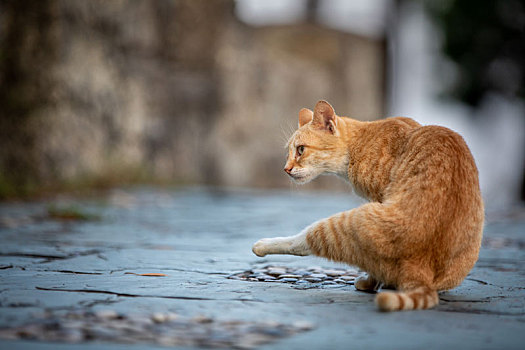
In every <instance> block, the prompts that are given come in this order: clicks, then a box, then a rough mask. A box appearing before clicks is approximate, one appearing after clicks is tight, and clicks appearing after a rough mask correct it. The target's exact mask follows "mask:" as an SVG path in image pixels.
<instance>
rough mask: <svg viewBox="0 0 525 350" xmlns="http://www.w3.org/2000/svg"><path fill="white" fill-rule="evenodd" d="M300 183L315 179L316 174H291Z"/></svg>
mask: <svg viewBox="0 0 525 350" xmlns="http://www.w3.org/2000/svg"><path fill="white" fill-rule="evenodd" d="M290 177H291V178H292V180H293V182H295V183H296V184H298V185H304V184H306V183H308V182H310V181H312V180H313V179H314V177H315V176H310V175H305V176H290Z"/></svg>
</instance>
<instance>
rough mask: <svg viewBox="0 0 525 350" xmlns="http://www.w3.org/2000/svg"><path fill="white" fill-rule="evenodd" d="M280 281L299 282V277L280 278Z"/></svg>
mask: <svg viewBox="0 0 525 350" xmlns="http://www.w3.org/2000/svg"><path fill="white" fill-rule="evenodd" d="M279 281H281V282H287V283H295V282H297V278H280V279H279Z"/></svg>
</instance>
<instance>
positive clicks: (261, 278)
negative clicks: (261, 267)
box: [257, 274, 276, 281]
mask: <svg viewBox="0 0 525 350" xmlns="http://www.w3.org/2000/svg"><path fill="white" fill-rule="evenodd" d="M257 279H258V280H259V281H267V280H275V279H276V278H275V277H273V276H270V275H265V274H261V275H258V276H257Z"/></svg>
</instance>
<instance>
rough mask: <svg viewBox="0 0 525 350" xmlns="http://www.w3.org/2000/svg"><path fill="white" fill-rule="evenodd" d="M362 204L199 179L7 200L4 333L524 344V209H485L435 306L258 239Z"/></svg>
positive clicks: (182, 342)
mask: <svg viewBox="0 0 525 350" xmlns="http://www.w3.org/2000/svg"><path fill="white" fill-rule="evenodd" d="M359 204H360V203H359V201H358V200H357V199H356V198H354V197H352V196H349V195H347V194H344V195H343V194H340V195H334V194H326V193H304V192H302V191H301V190H300V189H297V190H296V189H293V190H292V191H288V190H283V191H256V190H236V191H226V190H217V189H216V190H209V189H203V188H192V189H178V190H166V189H151V188H139V189H128V190H113V191H111V192H110V193H109V194H107V195H105V196H102V197H93V198H87V199H72V198H66V197H63V198H58V199H56V200H54V201H35V202H27V203H3V204H0V239H1V242H2V243H1V245H0V348H1V349H84V348H85V349H92V348H97V349H100V348H104V349H106V348H109V349H121V348H122V349H124V348H126V349H154V348H157V347H158V348H165V347H166V346H176V347H178V348H195V347H222V348H254V347H256V348H261V349H265V348H267V349H273V348H282V349H347V348H352V349H353V348H356V349H362V348H366V349H376V348H377V349H378V348H392V349H422V348H427V349H441V348H451V349H523V347H524V344H525V267H524V263H525V211H524V209H523V208H518V209H516V210H514V211H512V212H508V213H503V214H504V215H494V214H490V215H488V220H487V225H486V230H485V236H484V243H483V249H482V252H481V254H480V259H479V262H478V263H477V265H476V267H475V268H474V270H473V271H472V273H471V274H470V275H469V277H468V278H467V279H466V280H465V281H464V283H463V284H462V285H461V286H460V287H458V288H456V289H454V290H451V291H448V292H443V293H441V294H440V305H439V306H438V307H437V308H435V309H433V310H426V311H415V312H399V313H381V312H378V311H377V310H376V308H375V306H374V303H373V299H374V295H372V294H367V293H362V292H357V291H355V290H354V287H353V285H352V284H353V279H354V278H355V276H356V275H358V274H359V271H357V270H355V269H354V268H352V267H350V266H345V265H341V264H334V263H331V262H328V261H325V260H322V259H319V258H314V257H292V256H270V257H267V258H264V259H261V258H257V257H256V256H254V255H253V254H252V253H251V245H252V243H253V242H255V241H256V240H257V239H259V238H263V237H272V236H281V235H291V234H295V233H297V232H298V231H299V230H301V229H302V228H303V227H304V226H306V225H308V224H310V223H311V222H313V221H314V220H317V219H319V218H322V217H326V216H329V215H331V214H334V213H336V212H338V211H342V210H347V209H350V208H353V207H356V206H358V205H359Z"/></svg>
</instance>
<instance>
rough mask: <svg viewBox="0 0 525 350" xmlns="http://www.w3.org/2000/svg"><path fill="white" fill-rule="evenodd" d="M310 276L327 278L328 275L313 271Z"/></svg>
mask: <svg viewBox="0 0 525 350" xmlns="http://www.w3.org/2000/svg"><path fill="white" fill-rule="evenodd" d="M310 277H312V278H320V279H325V278H326V277H328V276H327V275H325V274H324V273H312V274H311V275H310Z"/></svg>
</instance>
